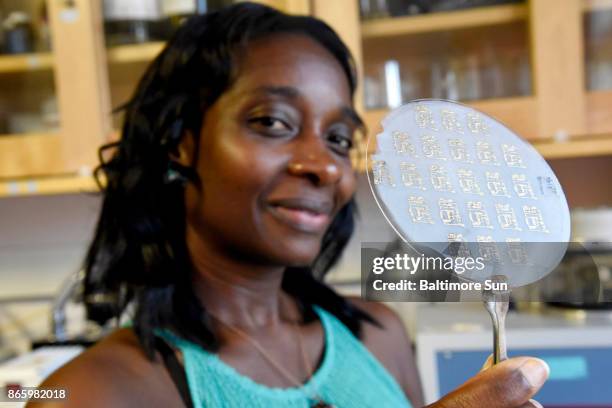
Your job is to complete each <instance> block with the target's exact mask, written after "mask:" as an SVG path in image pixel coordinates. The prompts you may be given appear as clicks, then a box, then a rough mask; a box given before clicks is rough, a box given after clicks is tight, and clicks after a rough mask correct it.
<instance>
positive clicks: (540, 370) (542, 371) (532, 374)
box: [521, 358, 550, 388]
mask: <svg viewBox="0 0 612 408" xmlns="http://www.w3.org/2000/svg"><path fill="white" fill-rule="evenodd" d="M521 373H522V374H523V376H525V379H526V380H527V382H529V384H530V385H531V386H532V387H534V388H539V387H541V386H542V384H544V381H546V379H547V378H548V376H549V374H550V367H548V364H546V362H545V361H544V360H540V359H539V358H530V359H529V360H527V361H526V362H525V364H523V365H522V366H521Z"/></svg>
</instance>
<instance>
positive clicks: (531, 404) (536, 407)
mask: <svg viewBox="0 0 612 408" xmlns="http://www.w3.org/2000/svg"><path fill="white" fill-rule="evenodd" d="M521 408H544V407H543V406H542V404H540V403H539V402H538V401H536V400H534V399H530V400H529V401H528V402H527V403H526V404H524V405H523V406H522V407H521Z"/></svg>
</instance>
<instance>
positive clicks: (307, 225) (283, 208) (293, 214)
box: [269, 204, 330, 233]
mask: <svg viewBox="0 0 612 408" xmlns="http://www.w3.org/2000/svg"><path fill="white" fill-rule="evenodd" d="M269 208H270V212H271V213H272V215H273V216H274V217H275V218H276V219H278V220H279V221H281V222H283V223H285V224H287V225H289V226H290V227H292V228H294V229H297V230H299V231H302V232H310V233H319V232H322V231H323V230H324V229H325V228H326V227H327V225H328V224H329V220H330V214H329V212H321V211H319V210H313V209H312V206H309V208H303V207H298V206H293V205H292V206H287V205H282V204H272V205H270V206H269Z"/></svg>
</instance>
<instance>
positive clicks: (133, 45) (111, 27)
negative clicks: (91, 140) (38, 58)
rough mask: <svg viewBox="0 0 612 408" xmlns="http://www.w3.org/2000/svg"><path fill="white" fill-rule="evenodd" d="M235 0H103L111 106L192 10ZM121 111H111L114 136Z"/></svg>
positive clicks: (283, 4)
mask: <svg viewBox="0 0 612 408" xmlns="http://www.w3.org/2000/svg"><path fill="white" fill-rule="evenodd" d="M237 2H238V1H237V0H102V5H103V15H104V38H105V43H106V49H107V63H108V75H109V83H110V99H111V105H112V107H113V108H117V107H119V106H121V105H122V104H124V103H125V102H127V101H128V100H129V98H130V96H131V95H132V93H133V91H134V88H135V86H136V83H137V82H138V79H139V78H140V77H141V76H142V74H143V73H144V70H145V69H146V67H147V65H148V64H149V63H150V62H151V61H152V60H153V58H155V56H157V54H159V52H160V51H161V49H162V48H163V46H164V44H165V42H166V41H167V40H168V39H169V38H170V37H171V36H172V34H173V33H174V31H175V30H176V29H177V28H178V27H179V26H180V25H181V24H182V23H183V22H184V20H185V19H187V18H188V17H189V16H192V15H194V14H203V13H206V12H210V11H215V10H218V9H220V8H222V7H224V6H228V5H231V4H234V3H237ZM259 3H263V4H267V5H270V6H272V7H276V8H278V9H281V10H283V11H285V12H288V13H293V12H295V13H301V14H306V13H308V11H309V10H308V4H307V3H308V0H264V1H259ZM121 122H122V113H121V112H117V113H116V114H115V115H113V128H114V129H115V137H116V136H118V129H119V128H120V126H121Z"/></svg>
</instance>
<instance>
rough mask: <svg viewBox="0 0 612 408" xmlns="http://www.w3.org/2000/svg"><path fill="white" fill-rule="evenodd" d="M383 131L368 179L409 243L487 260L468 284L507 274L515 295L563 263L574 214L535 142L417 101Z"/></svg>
mask: <svg viewBox="0 0 612 408" xmlns="http://www.w3.org/2000/svg"><path fill="white" fill-rule="evenodd" d="M382 126H383V131H382V132H381V133H380V134H378V135H377V149H376V152H375V153H373V154H372V155H371V156H370V157H368V162H369V163H368V164H369V165H370V168H371V169H372V171H371V172H369V174H368V176H369V181H370V186H371V188H372V191H373V193H374V196H375V198H376V201H377V202H378V205H379V207H380V209H381V211H382V212H383V214H384V215H385V217H386V218H387V220H388V221H389V223H390V224H391V226H392V227H393V228H394V229H395V231H396V232H397V233H398V235H399V236H400V237H401V238H402V239H403V240H404V241H407V242H415V243H419V244H425V245H427V246H428V247H431V248H432V249H434V250H436V251H437V252H439V253H444V254H447V253H448V250H449V248H455V249H457V248H458V249H459V251H460V252H459V253H455V254H454V255H455V256H459V255H461V254H464V255H465V254H469V255H471V256H472V257H482V258H483V259H484V260H485V263H486V268H484V269H483V270H474V271H469V272H466V273H464V274H462V277H463V278H466V279H469V280H474V281H482V280H485V279H488V278H490V277H492V276H493V275H504V276H506V278H507V280H508V282H509V283H510V285H511V286H512V287H517V286H522V285H526V284H529V283H532V282H535V281H536V280H538V279H540V278H542V277H543V276H545V275H546V274H548V273H549V272H550V271H552V270H553V269H554V268H555V267H556V266H557V265H558V263H559V262H560V261H561V259H562V257H563V255H564V253H565V250H566V247H567V241H568V240H569V236H570V217H569V209H568V206H567V201H566V199H565V195H564V193H563V190H562V188H561V185H560V184H559V181H558V180H557V178H556V176H555V174H554V173H553V172H552V170H551V168H550V167H549V166H548V164H547V163H546V161H545V160H544V159H543V158H542V156H540V154H539V153H538V152H537V151H536V150H535V149H534V148H533V147H532V146H531V145H530V144H529V143H527V142H525V141H524V140H522V139H521V138H520V137H518V136H517V135H516V134H515V133H514V132H512V131H511V130H510V129H508V128H507V127H506V126H504V125H503V124H501V123H500V122H498V121H497V120H495V119H493V118H491V117H490V116H488V115H486V114H483V113H482V112H479V111H477V110H475V109H473V108H470V107H469V106H466V105H462V104H459V103H456V102H450V101H444V100H434V99H423V100H417V101H413V102H410V103H408V104H406V105H404V106H401V107H399V108H397V109H395V110H393V111H392V112H391V113H390V114H389V115H388V116H387V117H386V118H385V119H384V120H383V121H382ZM368 151H370V150H369V149H368ZM461 251H463V252H461ZM466 251H467V252H466Z"/></svg>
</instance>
